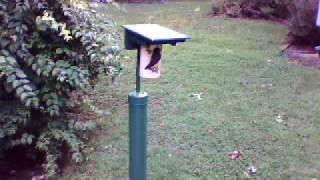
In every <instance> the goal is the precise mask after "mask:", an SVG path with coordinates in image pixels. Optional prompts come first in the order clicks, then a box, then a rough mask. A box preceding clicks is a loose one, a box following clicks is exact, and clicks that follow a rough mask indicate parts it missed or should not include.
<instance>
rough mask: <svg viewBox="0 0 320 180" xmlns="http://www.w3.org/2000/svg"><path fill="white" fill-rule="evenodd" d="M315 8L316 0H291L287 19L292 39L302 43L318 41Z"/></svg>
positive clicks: (316, 5) (319, 35)
mask: <svg viewBox="0 0 320 180" xmlns="http://www.w3.org/2000/svg"><path fill="white" fill-rule="evenodd" d="M317 9H318V1H317V0H294V1H292V4H291V6H290V14H291V18H290V21H289V31H290V34H289V35H290V37H291V38H292V41H295V42H297V43H304V44H306V43H307V44H317V43H320V31H319V30H318V28H317V27H316V17H317Z"/></svg>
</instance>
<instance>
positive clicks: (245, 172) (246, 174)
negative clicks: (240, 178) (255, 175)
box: [243, 171, 251, 178]
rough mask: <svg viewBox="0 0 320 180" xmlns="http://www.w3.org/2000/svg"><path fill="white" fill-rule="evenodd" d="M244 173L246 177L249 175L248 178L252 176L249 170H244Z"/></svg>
mask: <svg viewBox="0 0 320 180" xmlns="http://www.w3.org/2000/svg"><path fill="white" fill-rule="evenodd" d="M243 175H244V176H245V177H247V178H250V177H251V176H250V174H249V173H248V172H247V171H243Z"/></svg>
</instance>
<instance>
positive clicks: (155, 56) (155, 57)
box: [145, 47, 161, 71]
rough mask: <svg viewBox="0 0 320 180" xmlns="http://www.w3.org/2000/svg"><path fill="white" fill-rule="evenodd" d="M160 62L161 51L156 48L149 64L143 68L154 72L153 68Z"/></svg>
mask: <svg viewBox="0 0 320 180" xmlns="http://www.w3.org/2000/svg"><path fill="white" fill-rule="evenodd" d="M160 60H161V49H160V48H158V47H157V48H155V49H154V50H153V52H152V56H151V60H150V63H149V64H148V65H147V66H146V67H145V69H150V70H152V71H154V70H155V69H153V67H154V66H155V65H156V64H158V62H159V61H160ZM157 69H158V68H157Z"/></svg>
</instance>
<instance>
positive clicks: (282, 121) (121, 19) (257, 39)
mask: <svg viewBox="0 0 320 180" xmlns="http://www.w3.org/2000/svg"><path fill="white" fill-rule="evenodd" d="M210 2H211V1H193V2H192V1H189V2H180V1H179V2H170V3H165V4H146V5H133V4H131V5H123V10H122V11H118V10H116V9H114V8H110V7H108V8H107V7H106V6H104V5H101V6H99V7H98V12H100V13H106V14H108V15H110V14H111V16H112V17H114V19H116V20H117V22H118V24H119V29H120V28H121V27H120V25H123V24H134V23H158V24H161V25H164V26H168V27H171V28H173V29H175V30H178V31H181V32H184V33H186V34H188V35H190V36H191V37H192V38H193V40H192V41H191V42H188V43H184V44H181V45H178V46H177V47H171V46H169V45H168V46H165V48H164V56H165V57H164V63H163V66H162V77H161V79H160V80H152V81H150V80H147V81H144V87H143V89H144V90H146V91H147V92H148V93H149V95H150V106H149V110H150V111H149V122H148V143H149V144H148V176H149V179H159V180H161V179H165V180H171V179H172V180H180V179H181V180H189V179H208V180H211V179H243V178H248V177H249V176H248V174H247V173H245V171H248V170H247V169H248V168H249V167H250V166H255V167H256V168H257V174H256V175H255V176H254V177H256V178H257V179H311V178H316V177H319V176H320V133H319V129H320V71H319V70H315V69H309V68H306V67H301V66H298V65H295V64H290V63H288V61H287V59H286V58H285V57H282V56H280V54H279V51H280V48H279V47H280V45H281V43H283V42H285V37H286V33H287V30H286V28H285V27H284V26H282V25H279V24H275V23H271V22H265V21H253V20H239V19H229V18H224V17H216V18H208V17H206V13H207V12H208V9H209V8H210ZM129 57H130V58H128V59H125V60H123V63H124V65H125V66H126V68H125V71H124V72H123V74H122V76H121V82H120V84H119V85H118V86H116V87H112V88H106V84H107V83H106V81H105V80H101V82H100V84H99V86H98V88H97V101H98V102H104V103H103V104H106V103H105V101H107V100H109V99H111V98H112V99H117V102H116V103H115V104H113V105H114V106H115V107H116V109H117V111H115V112H114V113H113V114H112V116H111V117H106V118H105V119H104V122H105V123H104V124H105V129H104V131H103V132H104V134H103V135H101V137H100V140H99V142H96V143H97V144H98V147H97V148H96V149H95V151H93V152H92V153H90V155H89V157H88V158H89V161H88V163H87V164H85V165H83V166H81V167H79V168H78V170H77V171H76V172H74V173H73V174H71V175H67V176H66V179H101V180H102V179H128V115H127V114H128V113H127V94H128V92H129V91H132V90H133V89H134V85H135V82H134V80H135V79H134V78H135V75H134V73H135V67H134V65H135V52H129ZM192 94H201V99H199V98H197V97H196V96H192ZM100 108H106V107H105V106H102V105H100ZM235 150H239V151H241V152H242V153H243V159H242V160H232V159H230V157H229V156H228V153H230V152H232V151H235Z"/></svg>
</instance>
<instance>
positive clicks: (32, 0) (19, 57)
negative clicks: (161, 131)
mask: <svg viewBox="0 0 320 180" xmlns="http://www.w3.org/2000/svg"><path fill="white" fill-rule="evenodd" d="M88 7H89V4H87V3H86V2H85V1H78V0H65V1H62V0H13V1H12V0H0V24H1V25H0V32H1V33H0V104H1V108H0V143H1V146H0V153H5V152H6V151H8V150H10V149H13V148H14V147H17V146H19V147H26V148H27V150H28V151H30V152H35V153H41V154H44V156H45V158H44V159H45V160H44V164H43V168H44V170H45V171H46V173H47V177H54V176H55V175H56V174H57V170H58V168H57V164H56V161H57V160H58V159H59V158H60V157H61V156H62V151H64V150H66V149H67V150H68V152H69V153H70V155H71V157H72V159H73V160H74V161H75V162H81V161H82V160H83V158H82V153H81V151H82V149H83V148H84V147H85V144H84V143H83V140H85V139H86V137H87V136H86V133H85V132H88V131H89V130H91V129H93V128H94V127H95V123H94V122H93V121H94V119H86V118H79V115H78V116H74V115H73V114H75V113H79V112H77V109H78V108H79V106H80V105H81V102H82V100H83V99H82V98H81V97H84V95H85V94H86V92H87V91H88V90H90V89H91V88H92V87H93V85H94V84H95V81H96V79H97V77H98V75H99V74H101V73H106V74H108V75H111V76H116V75H118V74H119V73H120V70H121V68H122V67H121V65H120V63H119V62H118V59H119V53H120V48H119V35H118V34H117V33H116V31H115V30H114V25H115V23H114V22H113V21H112V20H110V19H109V18H107V17H105V16H99V15H97V14H95V12H92V11H89V10H87V9H89V8H88Z"/></svg>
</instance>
